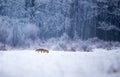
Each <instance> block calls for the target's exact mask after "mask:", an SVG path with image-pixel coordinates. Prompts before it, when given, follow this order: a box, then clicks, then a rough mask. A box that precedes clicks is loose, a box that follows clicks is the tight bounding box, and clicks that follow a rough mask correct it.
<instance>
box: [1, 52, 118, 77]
mask: <svg viewBox="0 0 120 77" xmlns="http://www.w3.org/2000/svg"><path fill="white" fill-rule="evenodd" d="M0 77H120V52H118V51H113V52H104V51H103V52H62V51H61V52H55V51H50V53H37V52H35V51H34V50H33V51H32V50H30V51H29V50H22V51H3V52H2V51H1V52H0Z"/></svg>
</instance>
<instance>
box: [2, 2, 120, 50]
mask: <svg viewBox="0 0 120 77" xmlns="http://www.w3.org/2000/svg"><path fill="white" fill-rule="evenodd" d="M104 41H109V42H110V43H106V42H104ZM111 41H112V42H113V41H114V43H115V44H112V43H111ZM116 41H120V1H119V0H0V48H7V47H13V48H23V49H24V48H36V47H45V48H49V49H56V50H62V49H65V50H72V51H74V50H80V49H82V48H85V49H86V47H87V48H88V50H90V48H91V47H88V44H91V43H92V44H94V45H95V46H96V47H104V46H107V47H108V48H110V45H114V46H118V42H116ZM96 42H98V43H96ZM101 43H102V44H101ZM103 44H104V45H103ZM81 45H82V46H81ZM102 45H103V46H102ZM70 46H71V47H70ZM92 47H94V46H92Z"/></svg>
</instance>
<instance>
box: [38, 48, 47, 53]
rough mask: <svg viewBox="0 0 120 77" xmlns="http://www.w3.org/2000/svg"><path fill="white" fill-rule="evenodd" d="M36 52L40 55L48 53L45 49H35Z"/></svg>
mask: <svg viewBox="0 0 120 77" xmlns="http://www.w3.org/2000/svg"><path fill="white" fill-rule="evenodd" d="M36 51H37V52H41V53H49V51H48V50H46V49H36Z"/></svg>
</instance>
